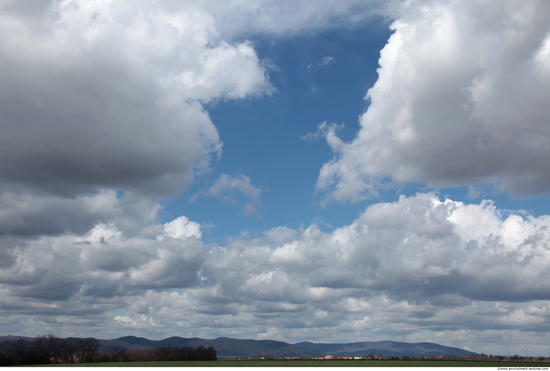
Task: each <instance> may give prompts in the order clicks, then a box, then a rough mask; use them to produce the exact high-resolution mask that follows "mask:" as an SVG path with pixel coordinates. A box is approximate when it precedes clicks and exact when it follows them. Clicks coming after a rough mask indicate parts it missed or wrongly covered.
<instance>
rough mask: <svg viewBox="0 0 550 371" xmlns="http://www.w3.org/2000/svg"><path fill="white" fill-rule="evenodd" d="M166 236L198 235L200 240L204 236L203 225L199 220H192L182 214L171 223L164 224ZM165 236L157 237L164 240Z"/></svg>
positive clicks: (183, 236)
mask: <svg viewBox="0 0 550 371" xmlns="http://www.w3.org/2000/svg"><path fill="white" fill-rule="evenodd" d="M164 236H167V237H171V238H188V237H191V236H193V237H196V238H198V239H199V240H200V239H201V237H202V233H201V225H200V224H199V223H197V222H192V221H190V220H189V218H187V217H186V216H183V215H182V216H180V217H179V218H177V219H174V220H172V221H171V222H169V223H165V224H164ZM162 238H163V236H158V237H157V239H160V240H162Z"/></svg>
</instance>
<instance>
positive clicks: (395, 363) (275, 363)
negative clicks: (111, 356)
mask: <svg viewBox="0 0 550 371" xmlns="http://www.w3.org/2000/svg"><path fill="white" fill-rule="evenodd" d="M48 366H50V367H52V366H53V367H535V368H537V369H546V370H548V369H550V362H511V361H453V360H309V359H296V360H267V359H265V360H252V359H251V360H226V361H173V362H170V361H166V362H116V363H85V364H82V363H73V364H58V365H41V366H40V367H48Z"/></svg>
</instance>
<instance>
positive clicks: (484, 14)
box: [317, 0, 550, 201]
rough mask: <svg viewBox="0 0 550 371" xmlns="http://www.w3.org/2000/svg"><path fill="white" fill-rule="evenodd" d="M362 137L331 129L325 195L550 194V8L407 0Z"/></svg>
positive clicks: (399, 7) (399, 10)
mask: <svg viewBox="0 0 550 371" xmlns="http://www.w3.org/2000/svg"><path fill="white" fill-rule="evenodd" d="M392 12H393V13H392V15H393V16H394V17H395V18H396V20H395V21H394V22H393V24H392V25H391V28H392V30H393V31H394V33H393V35H392V36H391V37H390V39H389V41H388V43H387V45H386V46H385V47H384V49H383V50H382V51H381V56H380V61H379V63H380V68H379V69H378V74H379V76H378V80H377V82H376V84H375V85H374V86H373V87H372V88H371V89H369V91H368V92H367V94H366V96H365V99H367V100H370V106H369V108H368V110H367V111H366V112H365V113H364V114H363V115H361V117H360V119H359V121H360V125H361V128H360V130H359V132H358V133H357V136H356V138H355V139H353V140H352V141H351V142H348V143H346V142H343V141H342V140H340V138H338V136H337V134H336V132H335V131H336V126H332V127H330V126H329V127H325V128H324V129H325V134H326V137H327V140H328V143H329V145H330V147H331V149H332V150H333V152H334V158H333V159H332V160H331V161H330V162H327V163H326V164H325V165H324V166H323V168H322V169H321V172H320V175H319V179H318V183H317V189H318V190H323V191H327V192H328V199H336V200H341V201H343V200H351V201H354V200H358V199H364V198H368V197H371V196H373V195H375V194H376V192H377V190H378V189H379V187H380V186H381V185H382V184H383V183H387V182H390V183H393V182H401V181H406V182H425V183H427V184H429V185H431V186H435V187H442V186H458V185H470V184H495V185H496V186H498V187H499V188H500V189H501V190H507V191H510V192H512V193H513V194H516V195H532V194H538V193H545V192H548V191H550V165H549V163H548V161H547V159H548V157H549V155H550V122H549V121H548V120H549V119H548V118H549V117H550V107H549V105H548V104H547V102H548V101H550V68H549V66H550V52H549V51H550V47H549V45H550V22H548V19H549V17H550V4H548V2H546V1H536V0H534V1H528V2H521V3H518V2H515V1H484V2H452V1H443V2H441V1H405V2H399V3H395V4H394V7H393V8H392Z"/></svg>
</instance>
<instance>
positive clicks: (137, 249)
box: [0, 194, 550, 352]
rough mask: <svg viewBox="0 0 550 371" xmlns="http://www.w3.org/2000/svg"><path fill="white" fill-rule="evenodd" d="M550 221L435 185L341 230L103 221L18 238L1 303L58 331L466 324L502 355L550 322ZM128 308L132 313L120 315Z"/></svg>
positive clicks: (388, 332)
mask: <svg viewBox="0 0 550 371" xmlns="http://www.w3.org/2000/svg"><path fill="white" fill-rule="evenodd" d="M549 227H550V218H549V217H548V216H541V217H532V216H529V215H523V214H518V213H510V212H505V211H502V210H498V209H496V208H495V206H494V205H493V203H492V202H490V201H484V202H482V203H480V204H463V203H462V202H456V201H452V200H449V199H447V200H444V201H441V200H439V198H438V197H437V196H435V195H433V194H417V195H416V196H412V197H408V198H407V197H404V196H402V197H401V198H400V199H399V200H398V201H397V202H393V203H379V204H374V205H372V206H370V207H369V208H367V209H366V210H365V211H364V212H363V213H362V214H361V215H360V216H359V217H358V218H357V219H356V220H355V221H354V222H353V223H352V224H350V225H347V226H344V227H342V228H339V229H336V230H334V231H333V232H331V233H322V232H321V231H320V230H319V228H318V227H317V226H316V225H311V226H309V227H308V228H306V229H301V230H293V229H289V228H286V227H278V228H274V229H272V230H269V231H266V232H265V233H264V236H263V237H260V238H257V239H251V240H245V239H243V240H235V241H233V242H231V243H229V244H228V245H227V246H216V245H211V246H204V245H203V244H202V243H201V242H200V240H199V237H200V230H199V229H198V228H199V227H198V224H196V223H195V222H192V221H189V220H188V219H187V218H185V217H180V218H178V219H176V220H174V221H172V222H170V223H167V224H166V225H164V227H163V228H162V229H159V234H158V235H159V236H162V238H157V239H156V240H153V239H150V238H143V237H128V236H125V235H124V233H122V232H120V231H119V230H117V229H116V228H115V227H114V226H108V225H99V226H97V227H96V228H94V229H93V230H91V231H90V232H88V233H87V234H85V235H81V236H78V235H66V236H62V237H43V238H40V239H38V240H36V241H34V242H27V243H26V244H19V245H18V244H16V243H14V242H13V241H12V244H11V246H12V247H11V248H10V249H9V251H8V252H9V254H11V255H12V256H13V257H14V259H13V260H12V263H11V264H10V265H9V266H6V267H2V268H1V270H0V280H1V286H0V289H1V290H2V292H3V296H2V297H3V301H2V308H1V309H0V310H1V311H2V312H9V311H12V310H13V309H14V308H18V311H19V313H20V314H21V315H28V316H31V317H30V318H32V320H33V321H39V320H44V321H50V323H51V326H54V327H55V328H56V329H57V330H58V331H57V332H62V331H68V329H74V328H73V327H69V325H67V324H68V323H69V321H70V319H73V320H74V319H79V320H83V321H92V322H93V323H95V325H94V326H96V328H97V329H98V331H101V333H102V334H113V336H116V335H119V334H123V333H124V331H126V330H127V329H128V328H133V329H134V330H136V331H139V332H140V333H142V334H144V335H147V336H164V335H165V334H172V333H173V334H179V335H184V336H186V335H188V336H203V337H216V336H222V335H223V336H252V337H257V336H259V337H260V338H262V337H270V338H277V339H281V340H287V341H292V340H293V339H294V340H296V341H301V340H305V339H309V340H318V341H350V340H352V339H356V340H358V341H359V340H364V333H365V332H366V331H368V333H369V339H370V340H376V339H378V340H383V339H387V338H392V339H401V340H404V341H419V340H431V341H439V342H444V343H446V344H450V345H453V344H454V345H457V346H463V344H464V343H463V341H464V336H461V335H460V334H461V333H462V332H463V331H467V332H468V338H469V339H470V341H471V343H469V344H470V345H469V346H470V348H472V349H474V350H477V351H488V352H491V351H492V352H496V351H501V352H506V348H505V347H507V346H509V347H512V345H514V344H516V343H515V341H516V340H514V339H519V340H517V342H518V344H519V343H520V342H521V339H524V340H527V339H528V340H529V342H530V343H531V344H538V343H540V341H537V340H536V339H537V333H539V332H540V331H548V325H547V324H548V323H549V322H548V320H549V319H550V306H549V305H548V300H549V298H550V291H549V289H548V285H546V284H545V283H546V282H548V280H549V279H550V277H549V273H548V272H550V271H549V269H548V267H549V266H550V260H549V259H550V258H549V254H548V244H549V240H550V235H549ZM178 231H179V232H178ZM180 232H181V233H180ZM184 232H185V233H184ZM106 257H109V258H108V259H106ZM174 290H175V291H174ZM90 302H94V303H96V305H94V307H93V309H87V310H88V311H89V313H86V311H85V309H84V308H85V305H86V303H90ZM118 308H124V309H125V314H124V315H113V314H114V313H115V311H116V310H117V309H118ZM109 313H110V314H109ZM61 316H62V318H60V317H61ZM92 317H93V320H92ZM55 318H57V319H55ZM18 323H19V320H18ZM33 325H36V326H40V325H37V324H36V323H35V322H33ZM10 326H11V325H8V324H6V325H3V327H4V328H6V329H8V328H11V327H10ZM42 326H43V325H42ZM87 331H89V330H87ZM505 334H507V335H510V334H514V336H513V337H512V336H508V337H507V338H508V339H510V340H500V343H499V345H498V346H499V347H501V348H498V349H495V348H494V347H495V346H496V345H495V344H493V343H492V342H491V341H490V340H488V339H487V337H492V338H494V337H495V336H505ZM507 335H506V336H507ZM103 336H105V335H103ZM504 339H506V337H505V338H504ZM492 347H493V348H492ZM516 349H519V348H516ZM541 349H542V348H541ZM543 350H544V351H546V350H547V345H546V348H544V349H543ZM525 352H529V350H525Z"/></svg>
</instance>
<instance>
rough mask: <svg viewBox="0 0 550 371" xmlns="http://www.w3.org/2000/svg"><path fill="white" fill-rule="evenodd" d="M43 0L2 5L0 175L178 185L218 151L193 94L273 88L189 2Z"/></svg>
mask: <svg viewBox="0 0 550 371" xmlns="http://www.w3.org/2000/svg"><path fill="white" fill-rule="evenodd" d="M50 5H51V6H50V7H49V8H46V7H41V8H40V9H39V10H36V11H35V12H33V14H31V15H29V14H28V12H29V11H28V9H25V8H24V5H16V4H15V5H14V4H12V3H9V2H8V3H7V4H4V6H3V9H2V12H1V13H0V33H1V34H2V35H4V36H3V37H2V42H0V71H1V72H0V79H1V80H2V82H3V83H2V85H1V86H0V112H1V113H0V125H1V128H2V133H3V135H2V138H1V139H0V148H1V149H0V158H1V160H0V173H1V174H2V175H1V180H2V182H4V183H5V184H9V183H16V184H22V185H25V186H27V187H31V188H39V189H41V190H42V191H45V192H48V193H52V194H59V195H74V194H81V193H85V192H94V191H96V189H97V187H107V188H114V189H124V190H134V191H138V192H153V193H160V194H170V193H174V192H177V191H178V190H180V189H182V188H183V187H185V186H186V185H187V184H188V183H189V181H191V179H192V178H193V176H194V174H195V173H196V172H201V171H204V170H205V169H206V167H207V166H208V163H209V161H210V157H211V155H212V154H214V155H219V154H220V151H221V142H220V140H219V137H218V133H217V130H216V128H215V127H214V125H213V124H212V122H211V121H210V118H209V117H208V114H207V113H206V112H205V111H204V110H203V108H202V105H201V103H200V102H208V101H211V100H213V99H231V98H245V97H248V96H254V95H257V94H263V93H268V92H269V91H270V89H271V88H270V85H269V82H268V81H267V77H266V73H265V69H264V68H263V67H262V66H261V64H260V62H259V60H258V57H257V56H256V53H255V51H254V49H253V48H252V46H251V45H250V44H249V43H246V42H244V43H240V44H234V45H230V44H228V43H226V42H224V41H223V40H220V39H219V35H218V33H217V30H216V28H215V27H214V19H213V18H212V17H211V16H210V15H208V14H206V13H204V12H201V11H200V10H198V9H194V8H193V7H192V6H186V7H185V8H184V9H180V10H179V11H178V12H169V11H168V10H166V9H163V8H162V7H156V8H149V7H147V6H146V5H145V4H136V3H134V2H130V3H126V2H102V3H90V2H73V1H62V2H55V3H52V4H50Z"/></svg>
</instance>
